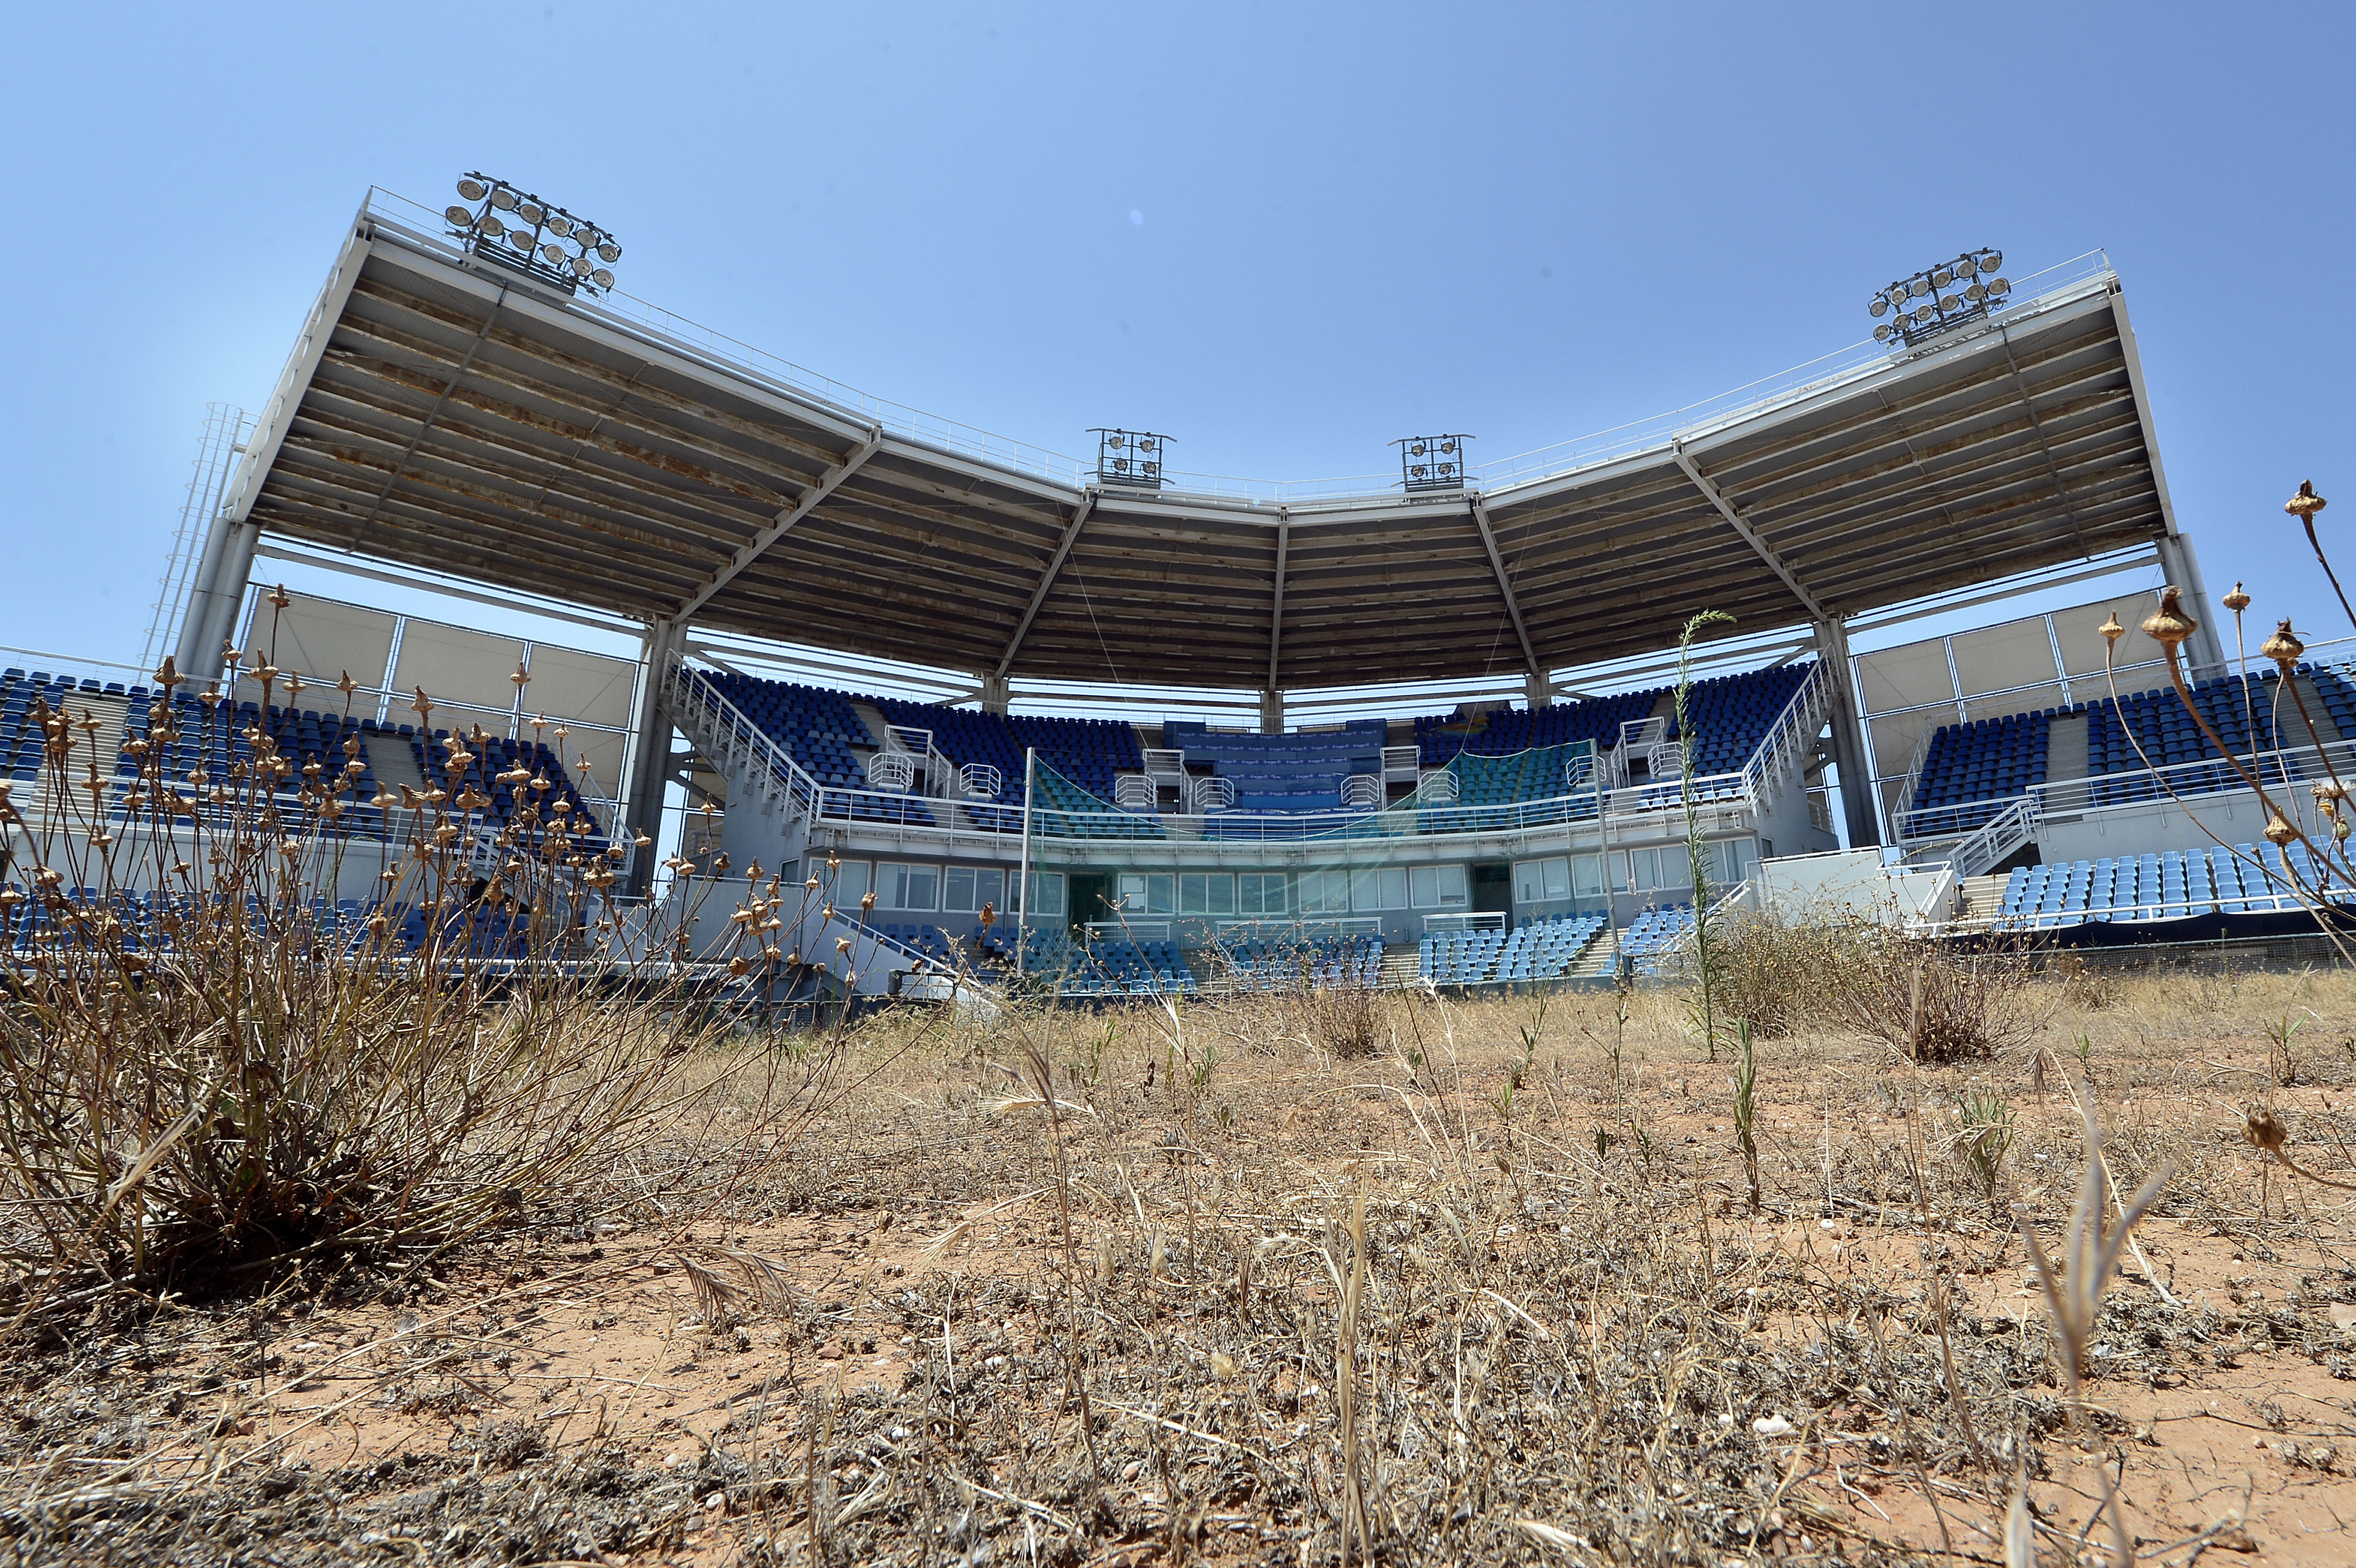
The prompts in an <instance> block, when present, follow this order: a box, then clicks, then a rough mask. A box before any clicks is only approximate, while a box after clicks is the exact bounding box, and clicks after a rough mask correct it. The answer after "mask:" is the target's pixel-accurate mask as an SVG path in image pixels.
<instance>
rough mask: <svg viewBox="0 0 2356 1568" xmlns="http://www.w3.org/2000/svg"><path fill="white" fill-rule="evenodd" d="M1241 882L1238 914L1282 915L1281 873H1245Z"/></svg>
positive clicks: (1282, 877)
mask: <svg viewBox="0 0 2356 1568" xmlns="http://www.w3.org/2000/svg"><path fill="white" fill-rule="evenodd" d="M1312 874H1313V873H1312ZM1241 881H1242V886H1241V889H1240V891H1239V894H1238V896H1237V901H1236V908H1237V912H1238V913H1242V914H1282V913H1283V912H1284V911H1285V898H1284V873H1283V872H1281V871H1246V872H1245V873H1244V874H1243V877H1242V879H1241Z"/></svg>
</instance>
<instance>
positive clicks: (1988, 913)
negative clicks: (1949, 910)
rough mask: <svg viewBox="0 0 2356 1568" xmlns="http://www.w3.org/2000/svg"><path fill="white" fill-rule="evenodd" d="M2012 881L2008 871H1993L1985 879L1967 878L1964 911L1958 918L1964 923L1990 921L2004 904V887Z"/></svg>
mask: <svg viewBox="0 0 2356 1568" xmlns="http://www.w3.org/2000/svg"><path fill="white" fill-rule="evenodd" d="M2010 880H2012V873H2011V872H2009V871H1994V872H1990V873H1989V874H1988V875H1987V876H1985V877H1971V878H1967V879H1966V880H1965V882H1964V910H1963V913H1962V914H1961V915H1960V916H1959V917H1958V918H1959V919H1962V920H1966V921H1990V920H1994V919H1995V918H1996V916H1997V911H1998V910H1999V909H2000V908H2002V907H2003V904H2004V885H2005V883H2007V882H2008V881H2010Z"/></svg>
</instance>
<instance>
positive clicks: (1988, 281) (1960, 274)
mask: <svg viewBox="0 0 2356 1568" xmlns="http://www.w3.org/2000/svg"><path fill="white" fill-rule="evenodd" d="M2003 265H2004V252H2003V251H1989V250H1979V251H1965V252H1964V253H1963V254H1962V255H1960V256H1958V257H1956V258H1955V259H1954V261H1942V262H1941V263H1939V265H1937V266H1935V267H1925V268H1924V269H1923V270H1922V271H1921V272H1917V273H1915V274H1914V275H1913V276H1912V277H1911V278H1901V279H1899V280H1898V281H1897V282H1896V283H1891V284H1890V286H1889V287H1888V288H1885V289H1882V290H1881V291H1879V293H1876V294H1875V295H1874V296H1873V297H1872V298H1871V299H1870V300H1869V301H1867V302H1866V306H1865V308H1866V313H1867V314H1868V315H1872V316H1874V317H1876V318H1879V317H1881V316H1885V315H1886V316H1889V317H1890V320H1888V321H1884V322H1882V323H1881V324H1880V325H1878V326H1876V327H1875V328H1874V329H1873V340H1874V341H1875V342H1876V343H1887V342H1889V341H1890V339H1891V338H1893V337H1895V338H1897V339H1898V340H1900V341H1901V342H1902V343H1904V344H1906V345H1908V346H1909V347H1912V345H1914V344H1917V343H1920V342H1922V340H1923V339H1924V338H1926V337H1928V336H1931V335H1932V334H1933V333H1936V332H1944V331H1945V330H1946V329H1947V328H1948V327H1951V326H1956V325H1961V324H1963V323H1964V322H1966V321H1973V320H1976V319H1978V318H1979V317H1982V316H1985V315H1988V314H1989V313H1990V312H1992V311H1995V310H1997V309H1998V308H2000V307H2001V306H2002V304H2003V303H2004V298H2005V296H2006V295H2007V294H2008V293H2011V292H2012V283H2011V282H2010V281H2009V280H2008V279H2005V278H2001V277H1998V276H1997V268H1999V267H2001V266H2003Z"/></svg>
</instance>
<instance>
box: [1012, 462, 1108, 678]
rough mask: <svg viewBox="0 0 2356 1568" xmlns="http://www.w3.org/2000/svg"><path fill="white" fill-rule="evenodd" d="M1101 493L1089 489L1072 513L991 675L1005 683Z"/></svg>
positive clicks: (1082, 493)
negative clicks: (1015, 657) (1049, 591)
mask: <svg viewBox="0 0 2356 1568" xmlns="http://www.w3.org/2000/svg"><path fill="white" fill-rule="evenodd" d="M1096 506H1097V493H1096V492H1095V491H1094V490H1086V491H1083V492H1081V494H1080V504H1079V506H1078V507H1077V508H1076V510H1074V512H1073V513H1072V520H1071V522H1070V523H1068V524H1066V526H1065V528H1064V537H1063V539H1060V540H1059V541H1057V543H1056V545H1055V555H1054V556H1053V557H1052V558H1050V559H1049V560H1048V562H1047V570H1046V571H1043V572H1041V573H1040V574H1039V586H1038V587H1036V588H1034V589H1033V590H1032V591H1031V603H1028V604H1026V605H1024V606H1023V619H1022V620H1020V621H1018V622H1016V623H1015V625H1014V635H1012V636H1011V637H1009V638H1007V639H1006V652H1005V653H1004V654H1003V655H1002V656H1000V658H999V661H998V667H997V669H995V670H993V671H991V674H993V675H995V676H996V677H998V678H1000V679H1001V680H1003V679H1004V678H1006V672H1007V671H1008V670H1009V669H1011V668H1012V667H1013V665H1014V656H1015V655H1016V654H1018V653H1020V652H1022V651H1023V638H1025V637H1027V636H1029V635H1031V623H1032V622H1033V621H1035V620H1037V619H1038V618H1039V606H1040V605H1042V604H1044V603H1046V602H1047V590H1049V589H1050V588H1053V587H1054V586H1055V574H1056V573H1057V572H1059V571H1063V570H1064V561H1065V559H1066V557H1068V556H1069V555H1070V554H1071V553H1072V546H1073V545H1074V544H1076V543H1077V542H1078V540H1079V537H1080V529H1081V528H1082V527H1084V526H1085V525H1086V524H1087V520H1088V514H1089V513H1090V512H1093V511H1095V510H1096Z"/></svg>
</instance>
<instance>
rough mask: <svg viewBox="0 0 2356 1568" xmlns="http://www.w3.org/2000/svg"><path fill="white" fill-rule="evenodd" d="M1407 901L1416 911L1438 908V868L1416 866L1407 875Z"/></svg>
mask: <svg viewBox="0 0 2356 1568" xmlns="http://www.w3.org/2000/svg"><path fill="white" fill-rule="evenodd" d="M1407 885H1408V902H1409V903H1410V904H1412V905H1414V907H1416V908H1417V909H1438V908H1439V907H1440V868H1439V867H1437V866H1418V867H1417V868H1415V869H1414V870H1412V871H1410V872H1409V873H1408V879H1407Z"/></svg>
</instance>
